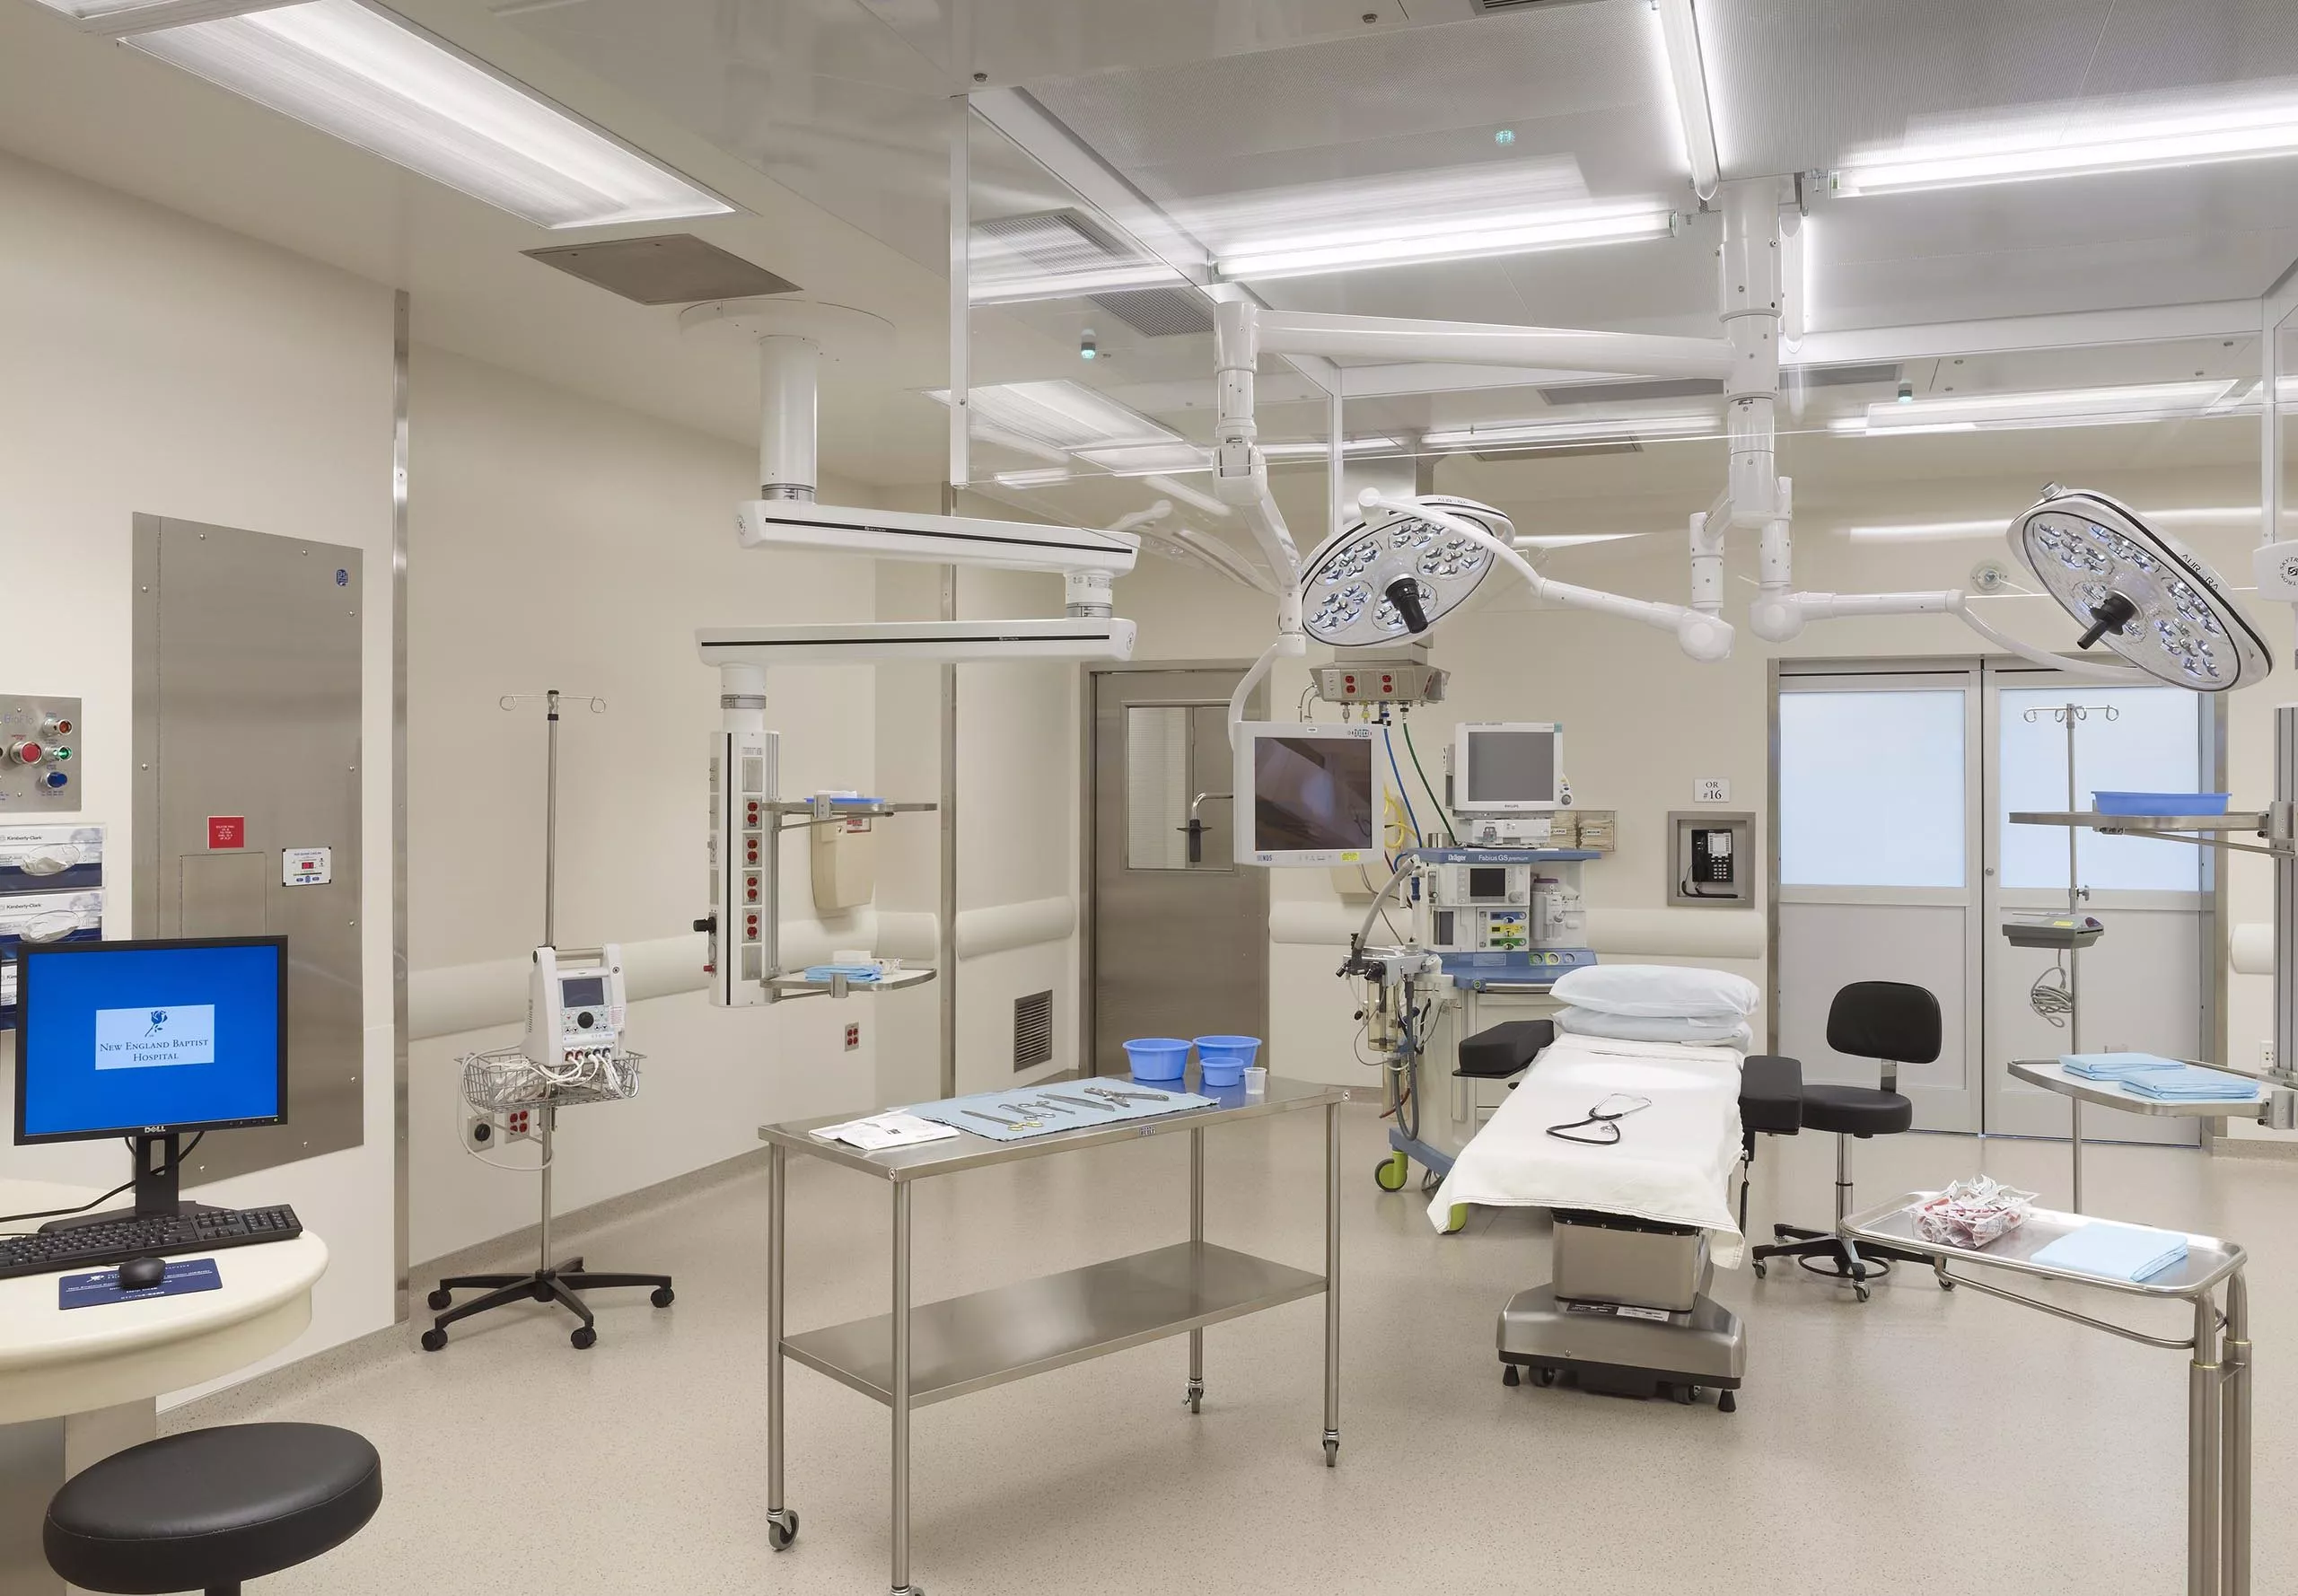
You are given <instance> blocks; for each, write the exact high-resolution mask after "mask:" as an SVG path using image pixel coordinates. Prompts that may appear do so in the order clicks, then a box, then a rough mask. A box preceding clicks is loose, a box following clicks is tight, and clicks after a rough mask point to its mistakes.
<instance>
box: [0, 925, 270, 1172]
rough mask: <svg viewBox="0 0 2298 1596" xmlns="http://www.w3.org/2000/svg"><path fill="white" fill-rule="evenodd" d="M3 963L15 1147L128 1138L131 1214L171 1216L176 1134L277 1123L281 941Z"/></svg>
mask: <svg viewBox="0 0 2298 1596" xmlns="http://www.w3.org/2000/svg"><path fill="white" fill-rule="evenodd" d="M17 957H18V973H17V978H16V981H17V996H18V1001H19V1004H20V1005H21V1007H20V1011H19V1015H18V1022H17V1038H16V1144H17V1145H19V1146H25V1145H29V1144H32V1143H36V1142H81V1141H99V1140H105V1139H108V1138H110V1137H112V1136H123V1137H127V1138H129V1139H130V1140H132V1141H133V1142H134V1143H135V1144H136V1212H138V1213H139V1214H151V1213H154V1212H159V1211H162V1210H163V1209H164V1210H165V1211H169V1212H173V1211H175V1209H176V1206H177V1205H176V1201H175V1197H174V1188H175V1186H176V1176H177V1172H178V1170H179V1168H180V1164H181V1162H182V1161H181V1156H180V1153H178V1151H177V1146H178V1141H177V1138H178V1137H180V1136H182V1135H185V1134H187V1133H191V1132H198V1131H208V1130H222V1129H225V1128H229V1127H235V1126H247V1125H278V1124H282V1123H284V1122H285V1119H286V1118H287V941H286V939H285V937H277V936H252V937H218V938H213V939H204V940H198V941H180V942H175V941H171V942H111V943H52V944H49V945H47V946H27V947H25V948H23V949H22V950H21V951H20V952H19V953H18V956H17ZM155 1148H157V1149H160V1150H161V1151H162V1152H163V1153H164V1154H165V1156H164V1158H163V1160H162V1162H160V1163H158V1164H156V1165H155V1164H154V1163H153V1151H154V1149H155Z"/></svg>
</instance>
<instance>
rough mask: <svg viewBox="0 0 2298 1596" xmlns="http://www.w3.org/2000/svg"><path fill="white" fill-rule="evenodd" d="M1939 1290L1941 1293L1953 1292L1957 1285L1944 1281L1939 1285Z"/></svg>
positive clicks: (1950, 1281)
mask: <svg viewBox="0 0 2298 1596" xmlns="http://www.w3.org/2000/svg"><path fill="white" fill-rule="evenodd" d="M1939 1289H1940V1290H1941V1291H1952V1290H1954V1289H1955V1283H1954V1282H1953V1281H1952V1280H1942V1281H1941V1282H1940V1283H1939Z"/></svg>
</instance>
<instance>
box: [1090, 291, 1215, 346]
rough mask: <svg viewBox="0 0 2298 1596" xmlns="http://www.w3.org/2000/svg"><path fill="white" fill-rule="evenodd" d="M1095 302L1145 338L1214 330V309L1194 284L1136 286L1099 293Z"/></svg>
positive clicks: (1179, 335) (1178, 336) (1169, 336)
mask: <svg viewBox="0 0 2298 1596" xmlns="http://www.w3.org/2000/svg"><path fill="white" fill-rule="evenodd" d="M1092 297H1093V303H1095V304H1097V305H1099V306H1101V309H1103V310H1105V311H1108V312H1109V313H1110V315H1112V316H1114V317H1116V318H1117V319H1118V320H1120V321H1122V322H1124V323H1125V324H1126V325H1127V327H1129V328H1131V329H1133V330H1134V331H1136V332H1137V333H1139V334H1140V335H1141V336H1142V337H1143V338H1181V337H1185V336H1186V335H1188V334H1190V333H1206V332H1211V331H1212V330H1213V310H1212V307H1211V306H1209V305H1207V304H1206V303H1205V296H1204V295H1203V294H1199V293H1197V291H1196V290H1195V289H1192V288H1135V289H1129V290H1127V292H1125V293H1123V294H1094V295H1093V296H1092Z"/></svg>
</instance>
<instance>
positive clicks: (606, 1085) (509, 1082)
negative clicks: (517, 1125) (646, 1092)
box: [462, 1048, 646, 1114]
mask: <svg viewBox="0 0 2298 1596" xmlns="http://www.w3.org/2000/svg"><path fill="white" fill-rule="evenodd" d="M645 1059H646V1055H645V1054H644V1053H626V1052H621V1051H619V1050H618V1051H617V1052H616V1053H615V1054H614V1055H613V1056H612V1057H609V1058H606V1059H603V1060H601V1061H600V1062H598V1063H596V1064H593V1065H589V1066H587V1067H585V1068H584V1069H583V1071H582V1073H581V1074H578V1075H576V1076H574V1078H572V1079H566V1078H560V1079H556V1080H555V1079H553V1078H552V1077H551V1076H550V1075H548V1074H544V1073H543V1070H542V1068H541V1066H540V1065H537V1064H536V1063H535V1061H534V1060H533V1059H531V1058H529V1057H527V1056H526V1054H525V1053H524V1052H522V1051H521V1050H520V1049H519V1048H495V1049H493V1050H492V1051H490V1052H486V1053H466V1054H464V1055H463V1057H462V1065H463V1100H464V1101H466V1102H468V1103H469V1104H470V1106H471V1107H472V1108H474V1109H478V1111H479V1112H480V1113H482V1114H493V1113H499V1112H501V1111H503V1110H504V1109H532V1108H541V1107H544V1106H546V1105H556V1106H557V1107H559V1108H562V1109H564V1108H571V1107H573V1106H574V1105H575V1104H577V1103H611V1102H620V1101H623V1100H624V1099H626V1098H632V1097H636V1096H637V1095H638V1066H639V1065H641V1064H643V1063H645Z"/></svg>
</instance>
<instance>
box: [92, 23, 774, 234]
mask: <svg viewBox="0 0 2298 1596" xmlns="http://www.w3.org/2000/svg"><path fill="white" fill-rule="evenodd" d="M239 9H240V11H241V13H242V14H237V15H227V16H217V17H212V18H210V19H209V20H205V21H197V22H180V23H173V24H171V25H166V26H156V27H153V29H151V30H150V31H137V32H134V33H130V34H128V35H127V37H126V38H125V39H124V42H125V43H127V45H129V46H130V47H132V48H135V49H137V50H140V51H142V52H144V53H145V54H146V55H148V56H151V57H154V58H155V59H158V60H162V61H165V62H167V63H168V64H169V65H171V66H178V67H180V68H182V69H183V70H184V71H186V72H189V73H190V74H191V75H194V76H195V77H202V78H206V80H207V81H208V82H209V83H215V85H217V86H218V87H220V88H224V89H229V90H230V91H232V92H233V93H235V94H240V95H242V96H244V97H246V98H247V99H250V100H252V101H256V102H257V103H258V104H259V105H264V106H268V107H269V108H270V109H271V110H276V111H278V112H279V113H280V114H282V115H283V116H288V117H292V118H294V119H295V120H297V121H299V122H302V123H304V124H305V125H307V126H309V127H315V128H317V129H319V130H320V132H322V133H327V134H330V135H332V136H335V137H337V138H339V139H342V140H343V141H344V142H345V143H346V144H351V145H357V146H358V147H360V148H361V149H364V150H366V151H368V152H369V153H373V154H376V155H380V156H382V158H383V159H384V160H386V161H390V162H394V163H396V164H398V165H400V166H404V167H406V168H407V169H408V170H409V171H416V172H419V173H421V174H422V175H423V176H425V177H427V178H431V179H433V180H435V181H437V182H440V183H443V184H445V185H446V186H447V187H448V188H451V189H458V190H460V192H462V193H464V194H468V195H469V196H470V197H472V198H474V199H478V200H482V201H484V202H485V203H487V204H488V205H492V206H496V207H498V208H500V209H502V210H505V211H508V212H510V213H511V214H512V215H515V216H520V217H522V218H524V219H525V220H527V221H529V222H531V223H533V224H535V225H536V226H538V227H549V228H566V227H603V226H610V225H613V224H620V223H630V222H660V221H666V220H669V219H671V218H672V217H678V216H707V215H725V214H727V213H729V212H731V211H732V210H733V209H734V206H732V204H730V203H729V202H727V201H726V200H725V199H724V198H722V197H719V196H718V195H715V194H713V193H710V192H709V191H708V190H706V189H703V188H701V187H699V186H698V185H697V184H695V183H693V182H691V181H689V180H688V179H686V178H684V177H681V176H680V175H679V174H678V173H677V172H674V171H671V169H670V168H668V167H667V166H664V165H662V163H661V162H656V161H654V160H653V159H652V158H650V157H648V156H645V155H643V154H641V153H638V152H637V151H636V150H633V149H630V148H628V147H627V146H626V145H622V144H620V143H618V142H617V141H616V140H614V139H613V138H611V137H610V136H608V135H606V134H605V133H603V132H601V131H600V130H599V129H598V128H596V127H592V125H590V124H589V123H587V122H585V121H583V120H582V119H581V118H577V117H576V116H574V114H573V113H572V112H570V111H567V110H564V109H562V108H561V107H559V106H557V105H555V104H552V103H551V102H550V101H547V100H545V99H543V98H542V97H541V96H540V95H539V94H537V93H535V92H534V91H532V90H531V89H529V88H527V87H525V86H524V85H522V84H520V83H513V82H512V81H511V80H510V79H508V78H506V77H504V76H502V75H499V74H497V73H496V72H495V71H494V70H493V69H492V68H490V67H487V66H483V65H482V64H480V63H479V62H478V61H475V60H473V59H472V58H471V57H468V56H466V55H464V54H462V53H461V52H460V51H459V50H457V49H455V48H452V46H450V45H448V44H446V43H445V42H443V40H440V39H435V38H434V37H433V36H432V35H431V34H429V33H427V32H425V31H423V30H421V29H419V28H417V27H416V26H415V25H414V24H413V23H411V22H407V21H405V20H404V19H403V18H400V17H399V16H398V15H396V14H395V13H390V12H388V11H384V10H382V8H381V7H378V6H373V5H369V4H365V3H364V0H302V3H301V4H293V5H281V6H276V7H268V8H266V9H261V10H250V9H248V8H246V7H241V8H239ZM153 20H154V21H155V22H156V21H157V20H158V19H157V17H156V15H155V17H154V18H153Z"/></svg>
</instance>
